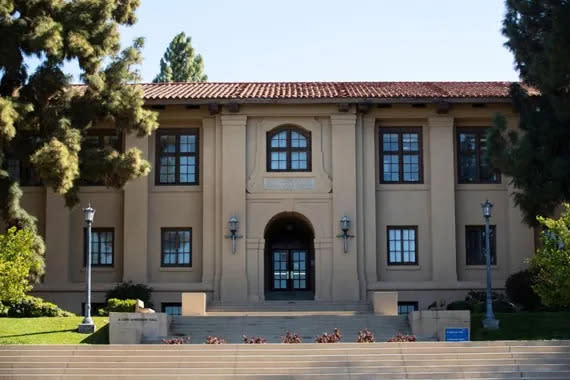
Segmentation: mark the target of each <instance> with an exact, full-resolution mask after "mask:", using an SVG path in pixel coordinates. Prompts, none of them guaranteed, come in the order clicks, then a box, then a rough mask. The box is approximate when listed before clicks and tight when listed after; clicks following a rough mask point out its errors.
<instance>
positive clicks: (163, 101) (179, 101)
mask: <svg viewBox="0 0 570 380" xmlns="http://www.w3.org/2000/svg"><path fill="white" fill-rule="evenodd" d="M511 102H512V101H511V98H510V97H460V98H451V97H450V98H446V97H443V98H442V97H426V98H421V97H413V98H405V97H402V98H320V99H310V98H298V99H269V98H250V99H228V98H221V99H215V98H214V99H188V98H170V99H168V98H155V99H152V98H151V99H145V104H146V105H149V106H152V105H189V104H192V105H200V104H211V103H217V104H230V103H234V104H235V103H237V104H338V103H349V104H360V103H368V104H398V103H401V104H413V103H433V104H438V103H456V104H465V103H502V104H505V103H507V104H508V103H511Z"/></svg>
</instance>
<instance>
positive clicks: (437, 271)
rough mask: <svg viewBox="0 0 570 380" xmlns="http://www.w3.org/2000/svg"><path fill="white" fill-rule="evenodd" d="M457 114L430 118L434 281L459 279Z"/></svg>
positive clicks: (449, 281)
mask: <svg viewBox="0 0 570 380" xmlns="http://www.w3.org/2000/svg"><path fill="white" fill-rule="evenodd" d="M453 122H454V120H453V117H448V116H438V117H431V118H429V119H428V127H429V128H428V129H429V164H430V211H431V219H430V225H431V248H432V260H433V281H439V282H446V283H455V282H457V243H456V236H457V234H456V231H455V165H454V162H455V154H454V146H455V144H454V138H453V136H454V128H453Z"/></svg>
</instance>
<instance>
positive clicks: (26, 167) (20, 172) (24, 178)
mask: <svg viewBox="0 0 570 380" xmlns="http://www.w3.org/2000/svg"><path fill="white" fill-rule="evenodd" d="M6 156H7V159H6V171H7V172H8V174H9V175H10V177H11V178H12V179H14V180H16V181H18V182H19V183H20V185H21V186H41V185H42V180H41V179H40V176H39V175H37V174H36V171H35V170H34V168H33V167H32V164H31V163H30V162H29V161H28V160H27V159H19V158H11V157H10V155H9V154H7V155H6Z"/></svg>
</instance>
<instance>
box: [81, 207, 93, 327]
mask: <svg viewBox="0 0 570 380" xmlns="http://www.w3.org/2000/svg"><path fill="white" fill-rule="evenodd" d="M83 216H84V218H85V223H86V224H87V260H86V261H87V262H86V265H85V287H86V293H87V295H86V297H87V300H86V302H85V317H84V318H83V321H82V322H81V324H80V325H79V327H78V328H77V330H78V331H79V332H80V333H85V334H91V333H93V332H95V324H94V323H93V320H92V319H91V226H92V225H93V218H94V217H95V209H93V208H91V204H89V206H87V208H84V209H83Z"/></svg>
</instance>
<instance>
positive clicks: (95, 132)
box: [79, 129, 123, 186]
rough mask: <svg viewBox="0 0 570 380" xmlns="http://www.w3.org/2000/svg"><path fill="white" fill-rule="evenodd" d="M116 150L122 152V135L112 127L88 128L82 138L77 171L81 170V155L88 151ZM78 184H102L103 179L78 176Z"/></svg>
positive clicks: (104, 151)
mask: <svg viewBox="0 0 570 380" xmlns="http://www.w3.org/2000/svg"><path fill="white" fill-rule="evenodd" d="M113 150H116V151H117V152H120V153H121V152H123V142H122V135H121V134H118V133H117V131H116V130H114V129H90V130H89V131H88V132H87V136H85V137H84V138H83V146H82V149H81V152H80V153H79V160H80V162H79V171H80V173H82V172H83V168H82V163H81V161H82V160H83V155H84V154H89V152H101V151H102V152H103V153H104V154H107V153H106V152H110V151H113ZM79 184H80V185H81V186H103V185H104V183H103V180H93V179H87V178H80V179H79Z"/></svg>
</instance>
